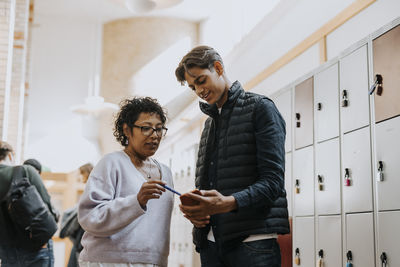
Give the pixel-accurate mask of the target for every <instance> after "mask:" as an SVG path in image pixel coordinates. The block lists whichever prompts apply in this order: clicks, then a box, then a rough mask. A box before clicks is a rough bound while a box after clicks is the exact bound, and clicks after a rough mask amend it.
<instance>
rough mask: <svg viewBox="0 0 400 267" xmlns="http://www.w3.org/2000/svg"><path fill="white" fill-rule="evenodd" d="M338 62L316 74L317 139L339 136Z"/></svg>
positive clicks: (319, 140)
mask: <svg viewBox="0 0 400 267" xmlns="http://www.w3.org/2000/svg"><path fill="white" fill-rule="evenodd" d="M338 89H339V74H338V64H337V63H336V64H334V65H332V66H330V67H329V68H327V69H325V70H323V71H322V72H320V73H317V74H316V75H315V76H314V92H315V103H314V109H315V115H316V135H317V141H318V142H321V141H324V140H327V139H330V138H333V137H336V136H339V93H338Z"/></svg>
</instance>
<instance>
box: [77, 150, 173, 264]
mask: <svg viewBox="0 0 400 267" xmlns="http://www.w3.org/2000/svg"><path fill="white" fill-rule="evenodd" d="M160 165H161V179H162V180H163V181H165V182H166V183H167V185H168V186H170V187H173V180H172V174H171V170H170V169H169V168H168V167H167V166H165V165H163V164H160ZM145 181H146V179H145V178H144V177H143V176H142V174H141V173H140V172H139V171H138V170H137V169H136V168H135V166H134V165H133V163H132V162H131V160H130V158H129V156H128V155H127V154H126V153H125V152H123V151H117V152H113V153H110V154H108V155H106V156H104V157H103V158H102V159H101V160H100V162H99V163H98V164H97V165H96V167H95V168H94V169H93V171H92V172H91V174H90V176H89V179H88V182H87V184H86V188H85V192H84V193H83V195H82V197H81V199H80V201H79V208H78V220H79V223H80V224H81V226H82V228H83V229H84V230H85V231H86V232H85V234H84V236H83V238H82V241H81V242H82V245H83V247H84V248H83V250H82V252H81V254H80V259H81V260H84V261H91V262H108V263H151V264H156V265H160V266H167V263H168V254H169V230H170V222H171V212H172V207H173V201H174V196H173V193H172V192H170V191H168V190H166V191H165V192H164V193H163V194H162V195H161V197H160V198H159V199H151V200H149V201H148V202H147V209H146V210H143V209H142V208H141V206H140V204H139V202H138V200H137V197H136V196H137V193H138V192H139V189H140V187H141V186H142V184H143V183H144V182H145Z"/></svg>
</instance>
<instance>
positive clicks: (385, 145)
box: [375, 117, 400, 211]
mask: <svg viewBox="0 0 400 267" xmlns="http://www.w3.org/2000/svg"><path fill="white" fill-rule="evenodd" d="M376 154H377V162H376V163H375V164H377V167H378V169H379V167H380V166H379V165H381V166H382V169H381V171H378V174H377V181H376V183H377V188H378V210H380V211H382V210H393V209H400V194H399V188H400V164H399V163H400V117H396V118H393V119H390V120H387V121H383V122H380V123H378V124H377V125H376ZM380 174H382V175H383V176H382V181H381V179H379V177H380Z"/></svg>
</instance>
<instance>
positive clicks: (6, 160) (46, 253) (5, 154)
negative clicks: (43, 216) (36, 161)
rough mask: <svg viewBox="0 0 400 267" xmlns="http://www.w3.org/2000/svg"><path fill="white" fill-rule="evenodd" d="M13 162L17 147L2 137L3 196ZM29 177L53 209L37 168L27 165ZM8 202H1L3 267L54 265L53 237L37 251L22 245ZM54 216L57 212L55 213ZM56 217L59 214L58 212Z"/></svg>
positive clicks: (0, 188) (0, 181)
mask: <svg viewBox="0 0 400 267" xmlns="http://www.w3.org/2000/svg"><path fill="white" fill-rule="evenodd" d="M13 166H14V150H13V148H12V147H11V146H10V145H9V144H8V143H6V142H4V141H0V200H2V199H3V198H4V197H5V195H6V194H7V192H8V189H9V188H10V185H11V181H12V178H13V177H12V172H13ZM25 173H26V177H27V178H28V179H29V182H30V183H31V185H33V186H35V187H36V189H37V191H38V192H39V194H40V196H41V198H42V199H43V202H44V203H45V204H46V205H47V207H48V208H49V210H50V211H52V213H53V208H52V206H51V202H50V195H49V194H48V192H47V190H46V188H45V186H44V184H43V182H42V179H41V178H40V176H39V174H38V172H37V170H36V169H34V168H33V167H31V166H29V165H25ZM4 205H5V202H4V201H3V202H1V209H0V260H1V266H3V267H19V266H20V267H26V266H37V267H41V266H43V267H49V266H50V267H51V266H54V253H53V241H52V240H51V239H50V240H49V241H48V243H47V244H45V245H44V246H43V247H42V248H41V249H39V250H37V251H32V250H27V249H24V248H21V247H20V244H18V241H17V240H16V238H15V236H14V234H13V233H14V231H15V229H14V226H13V225H12V222H11V220H10V218H9V216H8V214H7V213H6V212H5V211H6V210H7V209H6V207H5V206H4ZM53 215H54V216H55V214H54V213H53ZM55 217H56V216H55Z"/></svg>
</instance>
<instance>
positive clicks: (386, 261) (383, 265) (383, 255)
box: [380, 252, 388, 267]
mask: <svg viewBox="0 0 400 267" xmlns="http://www.w3.org/2000/svg"><path fill="white" fill-rule="evenodd" d="M380 259H381V263H382V267H386V266H387V263H388V260H387V256H386V253H385V252H382V254H381V257H380Z"/></svg>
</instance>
